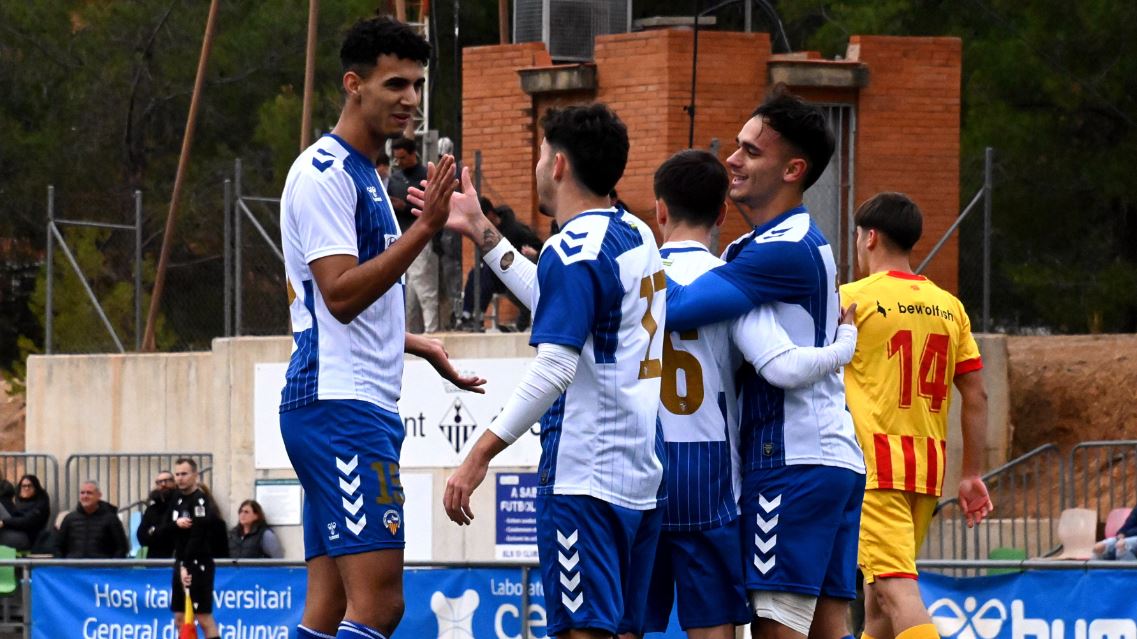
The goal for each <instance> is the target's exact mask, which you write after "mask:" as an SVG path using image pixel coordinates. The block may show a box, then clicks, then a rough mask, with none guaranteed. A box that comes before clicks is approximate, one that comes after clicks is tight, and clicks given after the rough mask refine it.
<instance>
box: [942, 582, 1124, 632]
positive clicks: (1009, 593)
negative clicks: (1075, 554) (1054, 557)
mask: <svg viewBox="0 0 1137 639" xmlns="http://www.w3.org/2000/svg"><path fill="white" fill-rule="evenodd" d="M1135 583H1137V573H1135V572H1133V571H1128V570H1090V571H1074V570H1043V571H1033V572H1022V573H1015V574H1008V575H997V576H991V577H967V578H952V577H944V576H941V575H936V574H932V573H928V572H921V573H920V592H921V594H923V596H924V603H925V605H927V606H928V613H929V614H930V615H931V616H932V621H933V622H935V624H936V629H937V630H939V633H940V636H941V637H943V638H944V639H1137V622H1135V621H1134V619H1137V597H1135V596H1134V587H1133V586H1134V584H1135Z"/></svg>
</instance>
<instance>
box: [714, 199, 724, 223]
mask: <svg viewBox="0 0 1137 639" xmlns="http://www.w3.org/2000/svg"><path fill="white" fill-rule="evenodd" d="M725 221H726V200H723V201H722V204H720V205H719V215H718V217H716V218H715V228H718V227H720V226H722V223H723V222H725Z"/></svg>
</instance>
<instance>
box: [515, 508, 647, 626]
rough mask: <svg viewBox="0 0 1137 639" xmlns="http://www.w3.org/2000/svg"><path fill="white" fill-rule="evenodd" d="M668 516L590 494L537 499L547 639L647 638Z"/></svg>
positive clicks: (538, 538) (539, 549) (539, 552)
mask: <svg viewBox="0 0 1137 639" xmlns="http://www.w3.org/2000/svg"><path fill="white" fill-rule="evenodd" d="M662 517H663V511H662V510H661V509H659V508H656V509H653V510H632V509H630V508H623V507H621V506H616V505H613V504H609V503H608V502H605V501H602V500H599V499H596V498H595V497H588V496H585V495H537V552H538V555H539V556H540V560H541V582H542V585H544V587H545V608H546V613H547V614H548V622H549V623H548V626H547V628H546V632H547V633H548V635H549V636H550V637H552V636H555V635H557V634H560V633H562V632H565V631H567V630H573V629H585V628H591V629H596V630H602V631H604V632H608V633H613V634H620V633H624V632H635V633H637V634H641V635H642V634H643V624H644V607H645V606H646V604H647V590H648V584H649V582H650V581H651V565H652V560H654V559H655V545H656V542H658V541H659V526H660V523H661V521H662Z"/></svg>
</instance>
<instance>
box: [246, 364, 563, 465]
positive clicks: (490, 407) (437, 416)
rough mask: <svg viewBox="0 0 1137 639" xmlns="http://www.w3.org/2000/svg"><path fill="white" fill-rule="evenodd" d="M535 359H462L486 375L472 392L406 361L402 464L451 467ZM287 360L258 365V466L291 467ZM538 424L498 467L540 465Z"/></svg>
mask: <svg viewBox="0 0 1137 639" xmlns="http://www.w3.org/2000/svg"><path fill="white" fill-rule="evenodd" d="M531 361H532V360H530V359H527V358H508V359H504V358H503V359H460V360H453V363H454V366H455V367H456V368H457V369H458V370H460V371H462V372H463V373H465V374H468V375H478V376H481V377H484V378H485V379H486V380H487V383H486V386H485V389H486V392H485V394H484V395H479V394H477V393H470V392H467V391H463V390H460V389H458V388H457V387H455V386H454V385H453V384H451V383H449V382H447V381H445V380H443V379H442V378H441V377H439V376H438V373H436V372H435V371H434V369H433V368H432V367H431V366H430V364H428V363H426V362H424V361H422V360H419V359H414V360H407V362H406V366H405V367H404V368H403V396H402V399H400V400H399V414H400V415H401V416H402V418H403V424H404V426H405V427H406V440H405V441H404V442H403V453H402V459H401V462H400V463H401V466H402V467H403V468H424V467H452V466H457V465H458V463H459V462H460V461H461V459H462V453H464V450H463V449H464V448H466V447H467V446H468V445H472V444H473V442H474V441H475V440H476V439H477V438H478V437H479V436H480V435H481V433H482V431H483V430H485V428H486V427H487V426H488V425H489V423H490V422H491V421H492V420H493V418H494V417H496V416H497V414H498V413H499V412H501V409H502V407H503V406H505V402H506V400H508V399H509V396H510V394H511V393H512V392H513V389H514V388H515V387H516V386H517V383H518V382H519V381H520V380H521V377H522V375H523V374H524V372H525V369H526V368H527V367H528V366H529V363H530V362H531ZM287 368H288V365H287V364H286V363H283V362H281V363H270V364H257V365H256V372H255V376H256V377H255V379H256V386H255V391H254V416H253V419H254V431H255V432H254V437H255V446H254V448H255V453H254V458H255V463H256V468H257V469H272V468H291V467H292V465H291V464H290V463H289V461H288V455H287V453H286V452H285V450H284V442H283V441H282V440H281V438H280V417H279V409H280V391H281V389H283V388H284V372H285V370H286V369H287ZM538 430H539V427H538V425H537V424H534V425H533V428H531V429H530V430H529V433H528V434H526V435H523V436H522V437H521V438H520V439H518V440H517V441H516V442H514V444H513V445H512V446H510V447H509V448H507V449H505V451H504V452H502V453H501V454H500V455H498V456H497V457H496V458H495V459H494V462H493V465H494V466H536V465H537V461H538V459H539V458H540V456H541V442H540V438H539V436H538Z"/></svg>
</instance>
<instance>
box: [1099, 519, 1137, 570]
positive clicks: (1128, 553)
mask: <svg viewBox="0 0 1137 639" xmlns="http://www.w3.org/2000/svg"><path fill="white" fill-rule="evenodd" d="M1094 559H1107V560H1112V559H1119V560H1121V561H1137V508H1134V509H1133V510H1132V511H1130V512H1129V516H1128V517H1126V518H1125V523H1123V524H1121V528H1119V529H1118V530H1117V534H1116V535H1114V536H1113V537H1110V538H1109V539H1103V540H1101V541H1099V542H1098V543H1096V544H1094Z"/></svg>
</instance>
